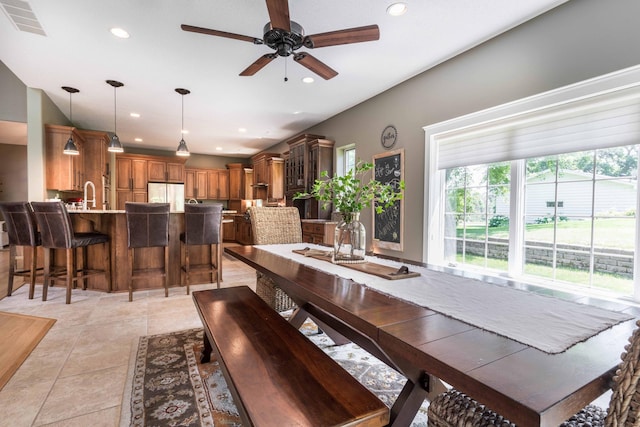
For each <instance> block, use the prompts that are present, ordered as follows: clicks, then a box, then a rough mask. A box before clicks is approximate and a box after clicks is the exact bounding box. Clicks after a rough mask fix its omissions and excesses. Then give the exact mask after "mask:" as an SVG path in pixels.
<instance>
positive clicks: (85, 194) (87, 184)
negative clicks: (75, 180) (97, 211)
mask: <svg viewBox="0 0 640 427" xmlns="http://www.w3.org/2000/svg"><path fill="white" fill-rule="evenodd" d="M89 185H91V188H93V199H91V200H87V188H88V187H89ZM87 202H92V205H91V206H92V207H94V208H95V207H96V186H95V185H93V182H91V181H87V182H85V183H84V197H83V198H82V209H83V210H85V211H86V210H87Z"/></svg>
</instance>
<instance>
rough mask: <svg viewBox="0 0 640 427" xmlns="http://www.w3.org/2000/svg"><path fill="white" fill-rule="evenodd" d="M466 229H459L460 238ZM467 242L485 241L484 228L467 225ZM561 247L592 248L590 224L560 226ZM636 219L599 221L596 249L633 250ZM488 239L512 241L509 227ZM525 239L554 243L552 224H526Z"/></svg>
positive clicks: (491, 231) (496, 230) (492, 230)
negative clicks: (580, 246) (509, 239)
mask: <svg viewBox="0 0 640 427" xmlns="http://www.w3.org/2000/svg"><path fill="white" fill-rule="evenodd" d="M463 231H464V230H463V229H462V228H461V227H458V228H457V230H456V233H457V236H458V237H462V233H463ZM466 233H467V234H466V236H467V239H479V240H482V239H484V236H485V228H484V225H467V229H466ZM557 234H558V243H564V244H570V245H584V246H590V241H591V221H576V220H574V221H561V222H559V223H558V231H557ZM635 234H636V231H635V218H633V217H624V218H606V219H596V226H595V230H594V241H595V246H596V247H601V248H614V249H626V250H633V249H634V243H635ZM489 237H496V238H503V239H508V238H509V226H508V225H503V226H500V227H490V228H489ZM525 239H526V240H530V241H531V240H532V241H537V242H549V243H551V242H552V241H553V224H527V225H526V229H525Z"/></svg>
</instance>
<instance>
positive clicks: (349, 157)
mask: <svg viewBox="0 0 640 427" xmlns="http://www.w3.org/2000/svg"><path fill="white" fill-rule="evenodd" d="M355 167H356V147H351V148H345V149H344V169H343V171H342V174H343V175H346V174H347V173H349V172H350V171H352V170H354V169H355Z"/></svg>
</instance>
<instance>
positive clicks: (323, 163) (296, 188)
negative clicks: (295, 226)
mask: <svg viewBox="0 0 640 427" xmlns="http://www.w3.org/2000/svg"><path fill="white" fill-rule="evenodd" d="M286 142H287V144H288V145H289V152H288V153H287V154H286V161H285V166H284V170H285V185H286V188H285V194H286V196H287V203H289V204H295V205H296V206H297V207H298V208H299V209H300V211H301V212H300V213H301V215H302V218H325V219H326V218H329V217H330V216H331V212H330V210H329V209H323V208H322V204H321V203H320V202H318V201H317V200H315V199H312V198H308V199H304V200H300V201H293V197H294V196H295V195H296V194H297V193H299V192H300V193H308V192H310V191H311V188H312V187H313V184H314V183H315V181H316V179H319V178H320V175H321V173H322V172H324V171H327V173H328V174H329V176H333V146H334V144H335V143H334V142H333V141H330V140H328V139H324V137H323V136H320V135H311V134H302V135H298V136H295V137H293V138H291V139H290V140H288V141H286Z"/></svg>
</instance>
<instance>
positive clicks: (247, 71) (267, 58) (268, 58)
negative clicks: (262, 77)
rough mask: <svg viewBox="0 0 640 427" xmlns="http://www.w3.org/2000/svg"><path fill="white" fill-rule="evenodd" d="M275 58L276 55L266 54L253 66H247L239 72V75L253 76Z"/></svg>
mask: <svg viewBox="0 0 640 427" xmlns="http://www.w3.org/2000/svg"><path fill="white" fill-rule="evenodd" d="M277 57H278V55H276V54H275V53H267V54H266V55H262V56H261V57H260V58H258V59H257V60H256V61H255V62H254V63H253V64H251V65H249V66H248V67H247V68H246V69H245V70H244V71H243V72H241V73H240V75H241V76H253V75H254V74H255V73H257V72H258V71H260V70H262V68H264V66H265V65H267V64H268V63H269V62H271V61H273V60H274V59H276V58H277Z"/></svg>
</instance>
